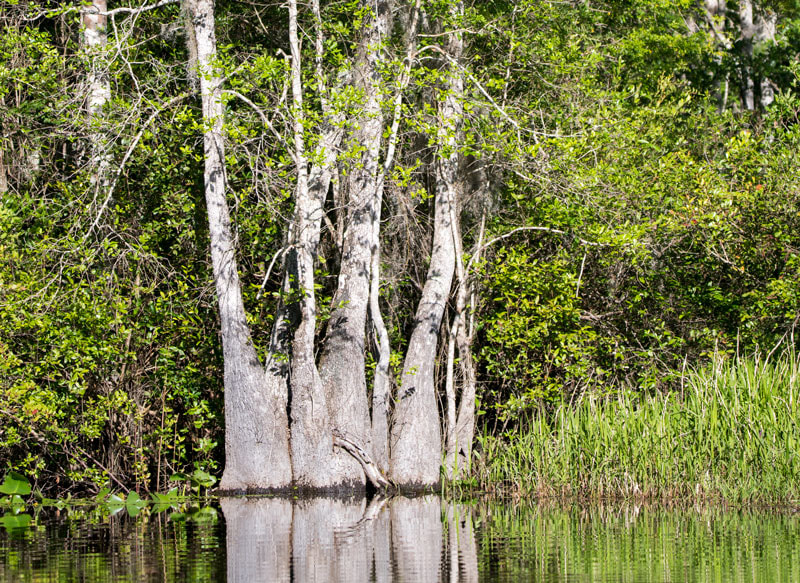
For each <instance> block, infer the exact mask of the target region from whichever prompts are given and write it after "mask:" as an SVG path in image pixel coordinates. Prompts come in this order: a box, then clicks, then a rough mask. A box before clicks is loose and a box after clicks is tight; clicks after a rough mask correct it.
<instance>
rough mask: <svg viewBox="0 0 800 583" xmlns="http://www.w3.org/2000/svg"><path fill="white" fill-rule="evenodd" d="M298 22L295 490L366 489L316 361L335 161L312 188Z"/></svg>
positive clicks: (294, 40)
mask: <svg viewBox="0 0 800 583" xmlns="http://www.w3.org/2000/svg"><path fill="white" fill-rule="evenodd" d="M297 20H298V12H297V0H290V1H289V42H290V44H291V53H292V95H293V110H294V128H293V131H294V144H295V160H296V163H297V187H296V190H295V210H294V221H293V243H294V244H293V245H292V251H291V253H290V256H289V257H290V259H289V265H288V267H289V273H290V274H291V276H293V277H292V279H293V280H294V284H295V285H296V288H297V292H298V300H297V302H296V304H294V308H295V311H296V317H295V319H296V320H297V327H296V329H295V333H294V339H293V342H292V354H291V384H290V386H291V420H292V426H291V436H292V461H293V467H294V479H295V484H296V485H298V486H300V487H301V488H304V489H309V490H328V489H339V488H349V487H351V486H355V487H363V484H364V479H363V473H362V472H361V468H360V467H359V465H358V462H356V461H355V460H353V459H352V458H350V457H349V456H348V455H346V454H344V453H341V452H338V451H336V450H334V425H333V424H332V422H331V416H330V413H329V406H328V398H329V397H328V395H327V394H326V391H325V390H324V386H323V383H322V380H321V378H320V375H319V372H318V370H317V365H316V362H315V356H314V340H315V336H316V322H317V316H316V299H315V290H314V257H315V256H316V252H317V247H318V245H319V237H320V227H321V223H322V215H323V204H324V202H325V195H326V194H327V185H328V182H329V180H330V171H329V170H328V169H327V168H326V164H328V163H329V162H330V161H331V160H330V158H329V156H330V153H329V152H323V153H322V154H323V161H322V164H321V165H318V166H317V168H316V171H315V173H314V181H313V183H310V181H309V172H308V160H307V158H306V153H305V138H304V135H303V131H304V130H303V88H302V78H301V67H300V64H301V63H300V58H301V57H300V40H299V36H298V22H297ZM329 135H330V134H329ZM322 145H323V147H325V146H327V147H328V148H330V149H331V150H332V149H333V144H324V142H323V144H322ZM326 173H327V174H326ZM326 178H327V180H326ZM312 186H313V190H312Z"/></svg>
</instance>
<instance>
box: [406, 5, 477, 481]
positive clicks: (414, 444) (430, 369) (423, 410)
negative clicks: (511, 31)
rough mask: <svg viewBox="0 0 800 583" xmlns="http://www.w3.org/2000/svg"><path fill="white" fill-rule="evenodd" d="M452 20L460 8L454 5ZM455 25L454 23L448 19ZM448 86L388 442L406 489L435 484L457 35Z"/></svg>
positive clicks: (449, 271)
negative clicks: (427, 243)
mask: <svg viewBox="0 0 800 583" xmlns="http://www.w3.org/2000/svg"><path fill="white" fill-rule="evenodd" d="M451 10H452V11H453V14H452V16H454V17H457V16H458V15H460V13H461V11H462V8H461V6H460V3H459V4H454V5H453V8H452V9H451ZM453 20H454V21H457V18H454V19H453ZM447 52H448V56H449V57H450V59H452V62H449V63H448V71H449V74H448V81H447V84H446V86H445V87H444V88H443V89H442V94H443V99H442V102H441V103H440V111H439V119H440V122H439V130H438V143H439V149H438V151H437V153H436V159H435V162H434V165H435V178H436V198H435V203H434V227H433V228H434V230H433V249H432V251H431V262H430V266H429V268H428V274H427V279H426V281H425V286H424V287H423V290H422V297H421V299H420V301H419V305H418V307H417V313H416V323H415V326H414V331H413V332H412V335H411V340H410V341H409V344H408V350H407V352H406V358H405V361H404V363H403V374H402V376H401V378H400V387H399V388H398V395H397V397H396V404H395V412H394V422H393V425H392V437H391V477H392V479H393V480H394V482H395V483H397V484H399V485H401V486H402V487H406V488H412V489H414V488H425V487H430V486H433V485H435V484H437V483H438V482H439V470H440V467H441V465H442V434H441V424H440V420H439V408H438V404H437V399H436V384H435V364H436V353H437V347H438V340H439V329H440V327H441V324H442V317H443V315H444V309H445V306H446V304H447V299H448V297H449V296H450V287H451V285H452V281H453V273H454V271H455V266H456V246H455V238H454V235H455V232H456V229H457V227H458V225H457V224H456V223H455V217H456V212H457V204H456V203H457V198H458V168H459V163H458V159H459V153H458V133H459V130H460V121H461V117H462V116H463V103H462V94H463V84H464V82H463V76H462V73H461V70H460V67H459V65H458V59H459V58H460V57H461V53H462V40H461V34H460V32H451V33H450V34H449V35H448V40H447Z"/></svg>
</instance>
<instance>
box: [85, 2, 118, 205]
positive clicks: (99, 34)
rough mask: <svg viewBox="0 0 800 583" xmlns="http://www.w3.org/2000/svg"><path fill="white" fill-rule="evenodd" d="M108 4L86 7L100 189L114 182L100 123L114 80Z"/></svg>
mask: <svg viewBox="0 0 800 583" xmlns="http://www.w3.org/2000/svg"><path fill="white" fill-rule="evenodd" d="M106 8H107V5H106V0H92V5H91V6H87V7H86V8H84V10H83V40H84V45H85V47H86V53H87V55H88V57H89V60H90V62H91V69H90V70H89V77H88V87H87V95H86V112H87V119H88V125H89V165H90V167H91V169H92V180H93V183H94V185H95V189H96V190H97V191H98V192H105V191H106V190H108V188H109V185H110V182H111V180H110V179H111V172H110V169H111V161H110V159H109V156H108V152H107V147H108V144H107V139H106V136H105V134H104V132H103V130H102V128H101V127H100V124H101V122H102V113H103V108H104V107H105V105H106V103H108V101H109V100H110V99H111V80H110V78H109V75H108V66H107V64H106V59H105V48H106V44H107V42H108V35H107V33H106V21H107V17H106V16H105V14H104V13H105V12H106ZM95 198H96V196H95Z"/></svg>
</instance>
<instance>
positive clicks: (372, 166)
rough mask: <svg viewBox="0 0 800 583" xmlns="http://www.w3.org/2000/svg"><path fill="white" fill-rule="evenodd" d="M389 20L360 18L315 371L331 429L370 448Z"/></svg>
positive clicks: (381, 9) (354, 470) (380, 7)
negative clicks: (336, 263)
mask: <svg viewBox="0 0 800 583" xmlns="http://www.w3.org/2000/svg"><path fill="white" fill-rule="evenodd" d="M390 22H391V10H390V2H388V1H387V0H378V2H377V3H376V5H375V7H374V8H373V11H372V13H371V15H370V16H369V17H367V18H366V23H365V25H364V26H365V28H364V32H363V36H362V39H361V41H360V43H359V47H358V51H357V56H356V66H355V73H354V75H355V84H356V87H357V88H359V89H360V90H361V91H362V93H363V96H364V103H363V106H362V108H361V115H360V116H359V118H358V119H356V120H355V122H354V123H355V127H356V130H355V132H354V136H353V138H354V141H355V142H356V143H359V144H361V145H362V146H363V147H364V150H363V152H362V154H361V156H360V160H359V162H358V163H356V164H354V165H353V167H352V168H351V169H350V171H349V173H348V175H347V189H348V195H349V201H348V209H347V222H346V228H345V233H344V240H343V247H342V261H341V268H340V272H339V279H338V284H337V289H336V292H335V294H334V297H333V306H334V309H333V311H332V314H331V318H330V321H329V322H328V330H327V335H326V338H325V344H324V346H323V350H322V355H321V357H320V375H321V377H322V381H323V383H324V386H325V392H326V395H327V399H328V404H329V407H330V413H331V419H332V422H333V426H334V428H335V429H336V430H337V431H338V432H340V433H341V434H342V435H343V436H344V437H346V438H347V439H350V440H351V441H354V442H356V443H358V444H360V445H361V446H362V447H363V448H365V449H366V450H367V451H370V450H371V449H372V443H371V442H372V427H371V425H370V415H369V403H368V401H367V385H366V376H365V340H366V318H367V309H368V306H369V298H370V281H371V279H370V278H371V275H370V274H371V264H372V256H373V246H374V241H375V240H376V238H375V234H376V233H377V231H378V230H379V228H380V225H379V223H378V216H379V207H380V204H381V199H380V189H379V188H378V184H377V182H378V173H379V159H378V157H379V153H380V147H381V137H382V133H383V116H382V113H381V102H380V86H381V80H380V67H381V62H382V60H383V43H384V41H385V39H386V38H387V35H388V32H389V27H390ZM347 463H348V464H349V465H350V469H349V475H352V476H358V479H359V480H360V481H361V483H362V484H363V482H364V474H363V472H362V471H361V467H360V465H359V464H358V462H357V461H356V460H355V459H350V460H347Z"/></svg>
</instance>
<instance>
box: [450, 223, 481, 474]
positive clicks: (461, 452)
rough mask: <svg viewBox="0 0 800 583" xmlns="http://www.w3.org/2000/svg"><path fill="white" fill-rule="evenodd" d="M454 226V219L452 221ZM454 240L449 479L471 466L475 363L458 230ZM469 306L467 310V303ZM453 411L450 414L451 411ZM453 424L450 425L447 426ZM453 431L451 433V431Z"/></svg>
mask: <svg viewBox="0 0 800 583" xmlns="http://www.w3.org/2000/svg"><path fill="white" fill-rule="evenodd" d="M485 222H486V214H485V213H484V215H483V217H482V218H481V225H480V233H479V235H478V242H477V244H476V245H475V251H474V253H473V258H474V260H475V261H479V257H480V252H481V245H483V234H484V227H485ZM453 224H454V225H456V219H455V218H453ZM453 239H454V240H455V243H456V275H457V278H458V292H457V293H456V301H455V314H454V316H453V324H452V327H451V329H450V339H449V346H448V363H447V365H448V382H449V383H452V382H453V380H452V376H453V374H452V366H453V362H452V360H451V359H452V357H453V354H452V351H453V349H454V348H455V347H456V346H458V358H459V367H460V369H461V401H460V403H459V406H458V415H457V416H456V411H455V398H453V401H452V403H451V402H450V398H449V397H450V393H453V397H454V396H455V390H454V389H453V388H451V389H449V391H448V434H447V442H446V443H447V445H446V451H447V456H446V460H447V461H446V468H447V473H448V476H450V477H451V478H453V479H457V478H459V477H460V476H461V475H463V474H464V473H465V472H468V471H469V469H470V466H471V463H472V441H473V439H474V438H475V395H476V377H475V363H474V360H473V357H472V339H473V332H474V329H473V326H471V325H468V322H467V315H468V312H469V316H470V317H471V316H472V314H473V313H474V312H473V308H474V301H475V297H474V290H473V288H472V282H471V281H470V278H469V273H467V269H466V268H465V266H464V262H463V259H462V257H463V251H462V249H463V245H462V241H461V232H460V229H458V228H456V229H454V230H453ZM468 302H469V306H468V305H467V303H468ZM451 406H452V407H453V409H452V411H451V410H450V407H451ZM450 423H452V425H450ZM451 428H452V429H451Z"/></svg>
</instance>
